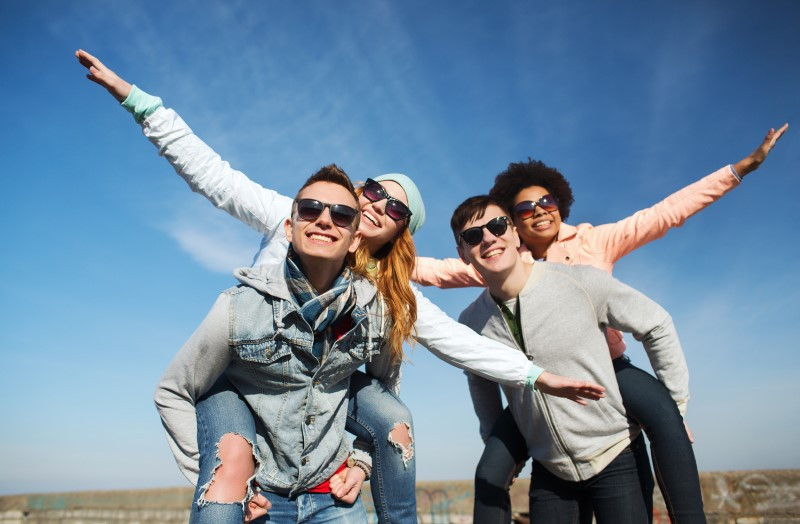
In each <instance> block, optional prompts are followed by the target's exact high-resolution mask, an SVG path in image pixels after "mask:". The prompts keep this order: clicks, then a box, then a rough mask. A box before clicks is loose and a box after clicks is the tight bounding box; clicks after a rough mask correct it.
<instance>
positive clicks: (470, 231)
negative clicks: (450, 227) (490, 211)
mask: <svg viewBox="0 0 800 524" xmlns="http://www.w3.org/2000/svg"><path fill="white" fill-rule="evenodd" d="M508 222H509V220H508V217H507V216H502V217H497V218H493V219H491V220H490V221H488V222H486V223H485V224H483V225H482V226H475V227H470V228H467V229H465V230H464V231H462V232H461V233H460V234H459V235H458V236H459V237H461V240H463V241H464V242H466V243H467V244H468V245H470V246H477V245H478V244H480V243H481V241H482V240H483V228H486V229H488V230H489V233H491V234H493V235H494V236H496V237H500V236H503V235H504V234H505V232H506V231H507V230H508Z"/></svg>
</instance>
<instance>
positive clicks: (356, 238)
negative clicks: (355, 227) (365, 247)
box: [347, 231, 361, 253]
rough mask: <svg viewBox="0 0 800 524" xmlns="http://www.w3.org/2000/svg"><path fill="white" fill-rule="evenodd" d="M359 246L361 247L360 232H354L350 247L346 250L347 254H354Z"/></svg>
mask: <svg viewBox="0 0 800 524" xmlns="http://www.w3.org/2000/svg"><path fill="white" fill-rule="evenodd" d="M359 245H361V231H356V232H355V233H353V237H352V239H351V240H350V247H348V248H347V252H348V253H355V252H356V250H357V249H358V246H359Z"/></svg>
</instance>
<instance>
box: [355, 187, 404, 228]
mask: <svg viewBox="0 0 800 524" xmlns="http://www.w3.org/2000/svg"><path fill="white" fill-rule="evenodd" d="M362 194H363V195H364V196H365V197H367V200H369V201H370V202H378V201H379V200H383V199H384V198H385V199H386V214H387V215H389V218H391V219H392V220H394V221H395V222H399V221H401V220H405V219H406V218H408V217H410V216H411V215H412V213H411V210H410V209H408V206H407V205H405V204H404V203H403V201H402V200H398V199H396V198H395V197H393V196H389V193H387V192H386V188H385V187H383V186H382V185H380V183H378V182H375V181H374V180H372V179H371V178H368V179H367V181H366V182H364V192H363V193H362Z"/></svg>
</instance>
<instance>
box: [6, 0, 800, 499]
mask: <svg viewBox="0 0 800 524" xmlns="http://www.w3.org/2000/svg"><path fill="white" fill-rule="evenodd" d="M562 4H565V5H562ZM798 27H800V4H798V3H797V2H795V1H793V0H769V1H764V2H754V1H753V2H742V1H728V2H702V1H693V2H684V1H681V2H670V3H662V4H657V3H652V2H636V1H627V0H626V1H618V2H613V3H611V2H609V3H601V2H590V1H586V2H564V3H554V2H515V1H511V2H496V3H487V2H477V1H459V2H438V3H432V2H421V1H404V2H387V1H375V2H354V1H344V2H336V3H331V2H323V1H318V0H312V1H309V2H302V3H301V2H295V3H286V2H254V1H253V2H241V1H239V2H237V1H233V2H225V3H221V2H191V3H190V2H181V3H178V2H155V1H147V2H135V1H134V2H125V3H122V2H105V1H81V2H59V1H54V0H44V1H38V2H25V1H22V0H6V1H4V2H2V3H0V49H2V51H0V53H1V54H0V60H2V70H3V71H4V74H3V75H2V76H0V96H1V97H2V100H3V102H4V104H3V109H4V121H3V125H2V127H1V128H0V135H2V140H1V141H0V143H2V151H3V155H2V157H3V173H4V175H3V178H4V180H5V188H4V189H5V198H4V205H3V206H2V207H1V208H0V224H2V226H0V227H2V238H3V244H4V249H3V253H4V254H3V256H2V257H0V275H2V279H0V289H1V290H2V292H0V315H1V316H2V329H0V357H1V358H2V366H0V395H2V398H4V399H5V401H4V402H3V403H2V407H0V419H2V420H3V421H4V422H3V427H5V430H4V431H3V432H2V435H0V471H2V475H0V493H16V492H39V491H63V490H75V489H113V488H138V487H150V486H173V485H185V480H184V479H183V478H182V477H181V476H180V474H179V473H178V470H177V468H176V467H175V465H174V462H173V460H172V457H171V455H170V453H169V451H168V449H167V445H166V441H165V439H164V436H163V433H162V429H161V426H160V422H159V419H158V416H157V414H156V411H155V409H154V407H153V404H152V400H151V398H152V392H153V390H154V387H155V385H156V383H157V381H158V378H159V376H160V374H161V372H162V371H163V369H164V368H165V366H166V364H167V362H168V361H169V360H170V358H171V357H172V355H173V354H174V353H175V352H176V351H177V350H178V348H179V347H180V346H181V344H182V343H183V341H184V340H185V339H186V338H187V337H188V336H189V335H190V334H191V332H192V331H193V330H194V328H195V327H196V326H197V324H199V322H200V320H201V319H202V318H203V316H204V315H205V313H206V311H207V310H208V308H209V307H210V306H211V304H212V303H213V301H214V299H215V296H216V294H217V293H218V292H219V291H220V290H222V289H224V288H226V287H228V286H230V285H232V284H233V283H234V280H233V278H232V277H231V276H230V270H231V269H232V268H233V267H235V266H239V265H247V264H249V262H250V260H251V257H252V255H253V253H254V252H255V250H256V247H257V244H258V235H257V234H255V233H253V232H252V231H250V230H248V229H247V227H246V226H244V225H241V224H239V223H237V222H236V221H235V220H233V219H231V218H229V217H228V216H227V215H225V214H224V213H221V212H219V211H217V210H215V209H213V207H212V206H211V205H209V204H208V203H207V202H206V201H205V200H204V199H202V198H201V197H199V196H197V195H194V194H192V193H191V192H190V191H189V189H187V186H186V185H185V183H184V182H183V181H182V180H180V179H179V177H177V176H176V175H175V174H174V172H173V171H172V169H171V168H170V167H169V165H168V164H167V163H166V161H164V160H163V159H162V158H160V157H158V156H157V154H156V150H155V149H154V148H153V146H152V145H150V144H149V143H148V142H147V140H146V139H145V138H144V137H143V136H142V134H141V131H140V128H139V127H138V126H137V125H136V124H135V123H134V121H133V119H132V118H131V117H130V116H129V115H128V114H127V113H125V112H124V111H123V110H122V109H121V108H120V107H118V105H117V104H116V103H115V101H114V100H113V99H112V98H111V97H110V96H109V95H108V94H107V93H106V92H105V91H103V90H102V89H100V88H99V87H98V86H96V85H94V84H92V83H91V82H89V81H87V80H86V79H85V78H84V76H83V75H84V73H83V71H82V68H81V67H79V65H78V64H77V62H76V61H75V59H74V58H73V56H72V53H73V52H74V50H75V49H77V48H79V47H81V48H84V49H86V50H88V51H90V52H91V53H93V54H95V55H96V56H98V57H100V58H101V59H102V60H104V61H105V63H106V64H107V65H108V66H109V67H111V68H112V69H114V70H116V71H117V72H118V73H119V74H120V75H121V76H123V77H124V78H126V79H127V80H129V81H131V82H134V83H136V84H138V85H139V86H141V87H142V88H143V89H145V90H146V91H148V92H150V93H152V94H157V95H159V96H161V97H162V98H163V99H164V101H165V103H166V105H168V106H170V107H173V108H175V109H176V110H177V111H178V112H179V113H180V114H181V115H182V116H183V117H184V118H185V119H186V120H187V122H189V124H190V125H191V126H192V127H193V129H194V130H195V131H196V132H197V133H198V134H199V135H200V136H201V137H203V138H204V139H205V140H206V141H207V142H208V143H209V144H211V145H212V146H213V147H214V148H215V149H216V150H217V151H218V152H220V153H221V154H222V156H223V157H224V158H226V159H227V160H229V161H230V162H231V163H232V164H233V165H234V166H235V167H237V168H238V169H240V170H242V171H244V172H245V173H247V174H249V175H250V176H251V177H252V178H253V179H255V180H257V181H258V182H260V183H262V184H264V185H266V186H268V187H272V188H274V189H277V190H279V191H282V192H284V193H288V194H293V193H294V191H295V190H296V189H297V187H298V185H299V184H300V183H301V181H302V180H304V179H305V178H306V177H307V176H308V175H309V174H311V173H312V172H313V171H314V170H316V169H317V168H318V167H320V166H321V165H324V164H327V163H330V162H336V163H337V164H339V165H340V166H342V167H344V168H345V169H346V170H347V171H348V172H349V173H350V174H351V176H352V177H353V178H354V179H357V180H363V179H365V178H367V177H369V176H372V175H375V174H380V173H384V172H403V173H407V174H409V175H410V176H412V177H414V178H415V180H416V181H417V183H418V184H419V186H420V189H421V191H422V193H423V195H424V197H425V201H426V204H427V214H428V220H427V223H426V224H425V227H424V228H423V229H422V230H421V231H420V232H419V233H418V234H417V235H416V238H415V240H416V242H417V247H418V250H419V252H420V253H422V254H425V255H431V256H438V257H445V256H454V255H455V249H454V246H453V245H452V241H451V237H450V235H449V233H448V226H447V224H448V220H449V217H450V213H451V212H452V210H453V209H454V208H455V206H456V205H457V204H458V203H459V202H461V201H462V200H463V199H464V198H466V197H467V196H471V195H473V194H476V193H480V192H484V191H485V190H486V189H487V188H488V187H489V186H490V184H491V181H492V179H493V177H494V175H495V174H496V173H497V172H499V171H500V170H502V169H503V168H504V167H505V165H506V164H508V163H509V162H511V161H518V160H522V159H525V158H527V157H528V156H531V157H534V158H537V159H541V160H543V161H544V162H546V163H548V164H550V165H553V166H556V167H558V168H559V169H560V170H561V171H562V172H563V173H565V175H566V176H567V177H568V178H569V179H570V181H571V183H572V187H573V189H574V191H575V196H576V203H575V205H574V206H573V210H572V214H571V217H570V218H571V222H572V223H578V222H591V223H595V224H600V223H605V222H609V221H615V220H618V219H621V218H624V217H626V216H628V215H630V214H631V213H633V212H634V211H636V210H638V209H640V208H643V207H647V206H649V205H652V204H654V203H655V202H657V201H659V200H661V199H662V198H664V197H666V196H667V195H669V194H670V193H671V192H673V191H675V190H678V189H680V188H681V187H683V186H685V185H687V184H689V183H691V182H693V181H695V180H697V179H699V178H700V177H702V176H704V175H705V174H707V173H710V172H712V171H714V170H716V169H718V168H720V167H722V166H723V165H725V164H727V163H733V162H736V161H737V160H739V159H740V158H742V157H743V156H744V155H746V154H747V153H749V152H750V151H752V149H753V148H754V147H755V146H756V145H757V144H758V143H759V142H760V141H761V139H762V137H763V135H764V134H765V133H766V131H767V130H768V129H769V128H770V127H777V126H779V125H781V124H782V123H783V122H787V121H788V122H789V123H790V129H789V131H788V133H787V134H786V136H785V137H784V138H783V140H782V141H781V142H780V143H779V144H778V146H777V147H776V149H775V150H774V151H773V154H772V155H771V156H770V158H769V159H768V160H767V162H766V163H765V164H764V166H762V168H761V170H759V171H758V172H756V173H754V174H752V175H751V176H750V177H748V178H747V179H746V180H745V182H744V184H743V185H742V186H741V187H739V188H737V189H736V190H734V191H733V192H732V193H730V194H729V195H727V196H726V197H725V198H723V199H722V200H721V201H720V202H718V203H716V204H714V205H713V206H712V207H711V208H709V209H707V210H705V211H704V212H703V213H701V214H700V215H698V216H696V217H694V218H692V219H690V220H689V222H688V223H687V224H686V225H685V226H684V227H682V228H681V229H679V230H676V231H673V232H671V233H670V234H668V235H667V236H666V237H665V238H664V239H661V240H659V241H657V242H655V243H654V244H651V245H649V246H646V247H644V248H642V249H639V250H638V251H636V252H635V253H633V254H631V255H629V256H628V257H626V258H625V259H623V260H622V261H621V262H620V263H619V264H618V265H617V267H616V270H615V275H616V276H617V277H619V278H621V279H622V280H624V281H626V282H628V283H630V284H632V285H634V286H635V287H638V288H639V289H641V290H642V291H644V292H646V293H647V294H649V295H650V296H651V297H653V298H655V299H656V300H658V301H659V302H661V303H662V304H663V305H664V306H665V307H666V308H667V309H668V310H670V312H671V313H672V314H673V317H674V318H675V322H676V324H677V327H678V329H679V332H680V334H681V339H682V342H683V345H684V350H685V352H686V355H687V359H688V362H689V366H690V371H691V388H692V395H693V397H692V401H691V402H690V406H689V411H688V420H689V423H690V425H691V426H692V428H693V430H694V434H695V439H696V444H695V451H696V454H697V458H698V463H699V466H700V469H701V470H732V469H752V468H787V467H789V468H797V467H800V448H798V447H797V445H796V443H797V442H798V439H799V438H800V417H799V416H798V415H799V414H800V410H799V409H798V407H797V399H798V398H799V397H800V385H799V383H798V380H797V374H798V371H800V357H799V356H798V349H800V343H798V339H799V338H800V327H798V326H800V314H798V312H799V311H800V308H799V307H798V306H797V303H798V302H799V301H800V278H798V276H797V272H796V270H795V264H796V263H797V260H798V258H800V240H798V235H797V233H796V229H795V228H796V224H798V223H800V206H798V205H797V204H796V201H797V193H798V189H800V180H798V178H800V173H798V167H797V166H798V164H800V121H798V106H799V105H800V98H799V97H798V94H799V93H800V70H799V69H798V68H797V64H798V63H800V31H798V30H797V28H798ZM426 294H428V296H429V297H430V298H431V299H433V300H434V301H435V302H436V303H438V304H439V305H440V306H441V307H442V308H443V309H445V310H446V311H447V312H449V313H450V314H451V315H453V316H457V315H458V313H459V312H460V310H461V309H462V308H463V307H464V305H465V304H466V303H468V302H469V301H471V300H472V299H473V298H474V297H475V296H476V295H477V294H478V290H474V289H472V290H459V291H439V290H430V291H426ZM630 345H631V350H630V351H629V353H630V354H631V356H632V357H633V358H634V360H635V361H636V362H637V363H640V364H642V365H643V366H644V365H646V364H645V363H646V359H645V358H644V352H643V351H642V350H641V348H640V347H638V346H637V345H636V344H635V343H631V344H630ZM410 357H411V360H412V365H409V366H407V368H406V370H405V380H404V384H403V391H402V395H401V396H402V398H403V399H404V400H405V402H406V403H407V404H408V406H409V407H410V408H411V410H412V412H413V414H414V419H415V424H416V439H417V461H418V462H417V468H418V477H419V479H422V480H433V479H468V478H471V476H472V474H473V468H474V465H475V463H476V462H477V459H478V457H479V455H480V451H481V443H480V439H479V437H478V429H477V422H476V418H475V416H474V414H473V412H472V408H471V404H470V401H469V398H468V394H467V388H466V381H465V378H464V377H463V375H462V374H461V372H459V371H458V370H456V369H455V368H451V367H448V366H446V365H445V364H443V363H441V362H439V361H438V360H436V359H435V358H434V357H432V356H431V355H430V354H429V353H428V352H427V351H426V350H425V349H423V348H419V347H418V348H416V349H415V350H413V351H412V352H411V353H410Z"/></svg>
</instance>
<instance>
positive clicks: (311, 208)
mask: <svg viewBox="0 0 800 524" xmlns="http://www.w3.org/2000/svg"><path fill="white" fill-rule="evenodd" d="M326 207H327V208H328V209H329V211H330V214H331V222H333V223H334V224H336V225H337V226H339V227H350V226H351V225H352V224H353V220H354V219H355V218H356V214H357V213H358V211H357V210H356V209H355V208H352V207H350V206H346V205H344V204H326V203H325V202H320V201H319V200H314V199H313V198H301V199H300V200H298V201H297V216H298V217H300V220H305V221H307V222H313V221H314V220H316V219H318V218H319V216H320V215H321V214H322V212H323V211H325V208H326Z"/></svg>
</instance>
